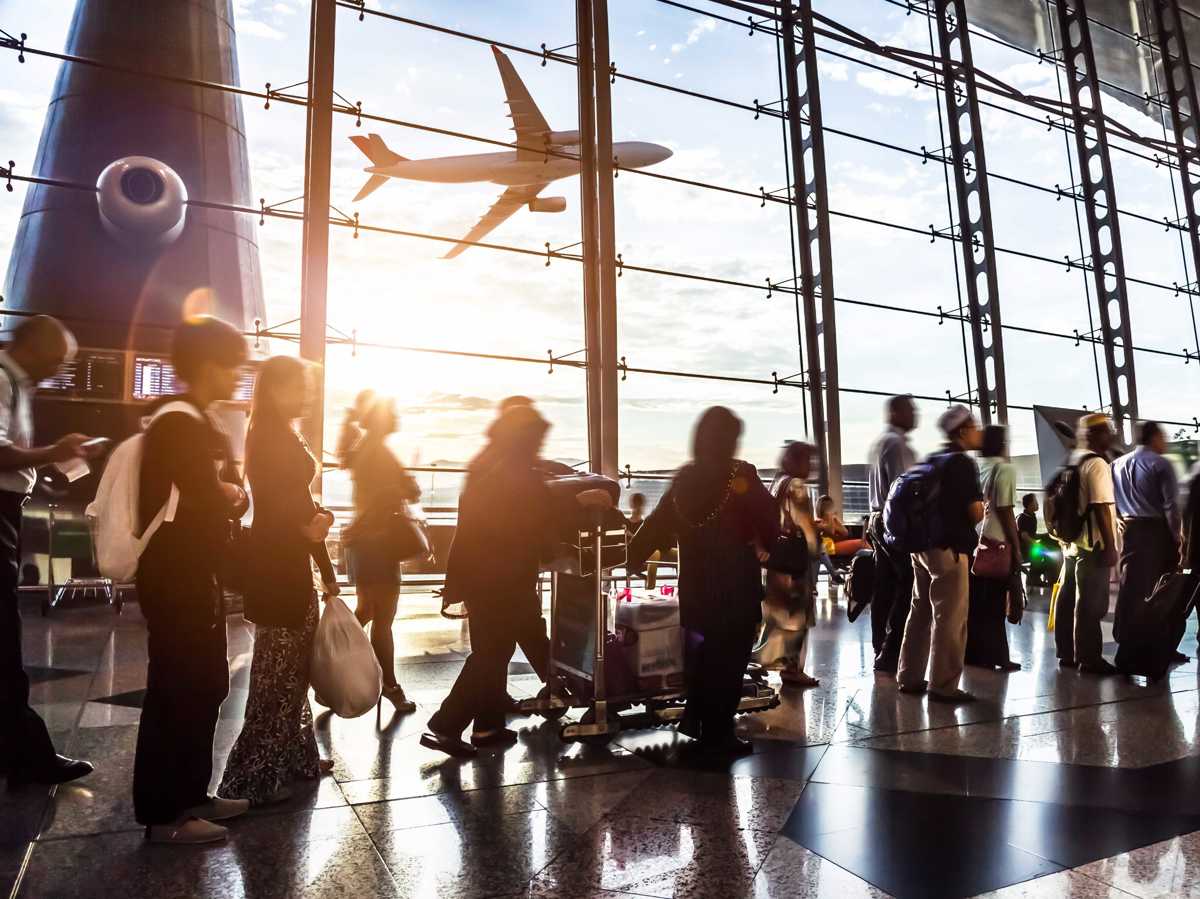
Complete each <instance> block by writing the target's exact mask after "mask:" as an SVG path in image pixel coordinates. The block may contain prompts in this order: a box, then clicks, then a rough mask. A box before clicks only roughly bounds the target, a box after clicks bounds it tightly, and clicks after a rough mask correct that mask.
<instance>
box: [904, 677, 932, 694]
mask: <svg viewBox="0 0 1200 899" xmlns="http://www.w3.org/2000/svg"><path fill="white" fill-rule="evenodd" d="M928 689H929V681H926V680H923V681H921V682H920V683H919V684H901V685H900V692H901V693H908V694H910V695H913V696H920V695H921V694H922V693H924V692H925V691H926V690H928Z"/></svg>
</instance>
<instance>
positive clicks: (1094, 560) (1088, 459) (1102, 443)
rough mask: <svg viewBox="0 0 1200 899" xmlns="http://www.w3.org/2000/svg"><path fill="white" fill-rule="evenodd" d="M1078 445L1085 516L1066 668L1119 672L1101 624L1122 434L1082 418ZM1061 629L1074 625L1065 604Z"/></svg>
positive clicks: (1105, 421) (1112, 552) (1099, 416)
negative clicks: (1113, 455) (1106, 651)
mask: <svg viewBox="0 0 1200 899" xmlns="http://www.w3.org/2000/svg"><path fill="white" fill-rule="evenodd" d="M1076 430H1077V442H1078V446H1077V448H1076V449H1075V451H1074V452H1072V453H1071V458H1070V463H1069V464H1071V465H1073V466H1076V467H1078V469H1079V487H1080V489H1079V511H1080V512H1082V513H1084V521H1085V523H1084V527H1083V532H1082V533H1081V534H1080V535H1079V537H1078V538H1076V540H1075V541H1074V542H1072V543H1070V544H1068V546H1067V551H1066V554H1067V555H1068V556H1069V557H1071V558H1073V559H1075V614H1074V616H1073V625H1074V626H1073V627H1072V629H1071V636H1072V640H1073V642H1074V647H1075V656H1074V659H1061V657H1060V662H1059V664H1060V665H1063V667H1071V666H1070V663H1071V662H1074V663H1076V664H1077V665H1078V667H1079V670H1080V671H1082V672H1084V673H1086V674H1116V673H1117V669H1116V668H1115V667H1114V666H1113V665H1112V663H1111V662H1109V661H1108V660H1107V659H1105V658H1104V655H1103V653H1102V648H1103V646H1104V636H1103V634H1102V633H1101V628H1100V622H1101V621H1102V620H1103V618H1104V616H1105V614H1106V613H1107V612H1108V601H1109V586H1108V585H1109V582H1110V581H1111V580H1112V569H1113V567H1114V566H1115V565H1116V564H1117V540H1116V531H1115V528H1114V526H1113V506H1114V503H1115V501H1116V498H1115V495H1114V491H1113V477H1112V468H1111V466H1110V465H1109V461H1108V452H1109V450H1110V449H1111V448H1112V446H1113V441H1114V439H1115V437H1116V435H1115V434H1114V433H1113V428H1112V423H1111V422H1110V421H1109V418H1108V416H1107V415H1104V414H1103V413H1093V414H1091V415H1085V416H1083V418H1081V419H1079V424H1078V426H1077V428H1076ZM1056 618H1057V623H1056V625H1055V630H1057V629H1058V628H1060V627H1065V626H1068V622H1070V621H1071V620H1072V619H1064V618H1063V608H1062V605H1061V600H1060V605H1059V608H1058V611H1057V613H1056Z"/></svg>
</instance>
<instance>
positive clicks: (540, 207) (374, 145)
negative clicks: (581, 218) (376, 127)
mask: <svg viewBox="0 0 1200 899" xmlns="http://www.w3.org/2000/svg"><path fill="white" fill-rule="evenodd" d="M492 52H493V53H494V54H495V55H496V65H497V66H498V67H499V69H500V80H501V81H502V82H503V84H504V93H505V96H506V102H507V103H508V108H509V118H511V119H512V122H513V124H512V129H513V131H515V132H516V134H517V140H516V143H517V144H518V145H519V147H520V149H517V150H509V151H505V152H501V153H476V154H472V155H470V156H443V157H440V158H437V159H406V158H405V157H403V156H401V155H400V154H398V153H394V152H392V151H391V150H389V149H388V147H387V145H386V144H384V142H383V138H382V137H380V136H379V135H378V134H368V135H367V136H366V137H364V136H362V135H361V134H356V135H354V136H353V137H351V138H350V140H352V141H354V145H355V146H356V147H358V149H360V150H361V151H362V152H363V153H364V155H366V157H367V158H368V159H369V160H371V164H370V165H369V166H367V167H366V168H365V169H364V170H363V171H365V172H367V173H369V174H370V175H371V177H370V178H368V179H367V183H366V184H364V185H363V187H362V190H360V191H359V192H358V195H357V196H355V198H354V202H356V203H357V202H358V201H359V200H362V199H364V198H365V197H367V196H368V195H370V194H371V193H373V192H374V191H376V190H377V189H378V188H379V187H381V186H382V185H383V184H385V183H386V182H387V180H388V178H407V179H410V180H413V181H434V182H438V183H442V184H463V183H467V182H473V181H490V182H492V183H493V184H503V185H504V187H505V190H504V193H502V194H501V195H500V199H498V200H497V201H496V202H495V203H493V204H492V208H491V209H489V210H488V211H487V212H486V213H485V214H484V216H483V218H481V219H480V220H479V221H478V222H477V223H476V225H475V227H474V228H472V229H471V230H470V231H468V232H467V234H466V236H465V237H463V238H462V240H463V241H478V240H481V239H483V237H484V236H485V235H487V234H488V233H489V232H491V231H492V229H494V228H495V227H497V226H498V225H500V224H501V223H502V222H504V221H505V220H507V219H508V218H509V217H510V216H512V215H513V213H515V212H516V211H517V210H519V209H520V208H521V207H522V206H528V207H529V211H530V212H563V211H565V210H566V208H567V198H566V197H539V196H538V194H540V193H541V192H542V191H543V190H545V188H546V187H547V186H548V185H549V184H550V183H551V182H552V181H557V180H558V179H560V178H568V177H570V176H571V175H578V174H579V167H580V162H579V132H578V131H552V130H551V129H550V126H549V125H548V124H547V123H546V118H545V116H543V115H542V113H541V110H539V109H538V108H537V104H536V103H534V102H533V97H531V96H530V95H529V91H528V90H527V89H526V87H525V84H524V82H522V81H521V77H520V76H519V75H518V74H517V70H516V69H515V68H513V64H512V61H511V60H510V59H509V58H508V57H507V56H505V55H504V54H503V53H502V52H500V49H499V48H498V47H496V46H493V47H492ZM547 149H553V150H554V151H555V152H556V153H559V154H565V155H549V154H547V153H546V150H547ZM613 156H614V157H615V158H616V159H617V162H618V164H619V165H620V167H621V168H623V169H640V168H645V167H646V166H651V165H654V164H655V163H657V162H662V161H663V160H664V159H667V158H668V157H670V156H671V151H670V150H668V149H667V148H666V147H663V146H660V145H658V144H651V143H647V142H645V141H620V142H619V143H614V144H613ZM469 246H470V243H456V244H455V245H454V246H453V247H452V248H451V249H450V252H448V253H447V254H446V255H445V257H444V258H446V259H452V258H454V257H455V256H457V255H458V254H459V253H461V252H462V251H463V250H465V249H467V247H469Z"/></svg>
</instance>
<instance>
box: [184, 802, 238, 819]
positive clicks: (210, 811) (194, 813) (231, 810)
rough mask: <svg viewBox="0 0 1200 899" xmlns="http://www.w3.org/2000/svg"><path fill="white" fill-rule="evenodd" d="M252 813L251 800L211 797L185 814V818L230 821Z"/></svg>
mask: <svg viewBox="0 0 1200 899" xmlns="http://www.w3.org/2000/svg"><path fill="white" fill-rule="evenodd" d="M248 811H250V800H249V799H226V798H225V797H223V796H209V797H208V801H207V802H201V803H200V804H199V805H196V806H193V807H192V808H190V809H188V810H187V811H186V812H184V813H183V814H184V817H187V818H200V819H202V820H204V821H228V820H229V819H230V818H238V817H241V816H242V815H244V814H246V812H248Z"/></svg>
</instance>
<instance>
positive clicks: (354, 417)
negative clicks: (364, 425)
mask: <svg viewBox="0 0 1200 899" xmlns="http://www.w3.org/2000/svg"><path fill="white" fill-rule="evenodd" d="M374 402H375V391H374V390H372V389H371V388H370V387H368V388H366V389H365V390H360V391H359V392H358V395H357V396H355V397H354V405H352V406H351V407H350V415H349V418H350V421H352V422H358V423H361V422H362V420H363V419H364V418H365V417H366V415H367V412H369V411H370V409H371V406H372V405H373V404H374Z"/></svg>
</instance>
